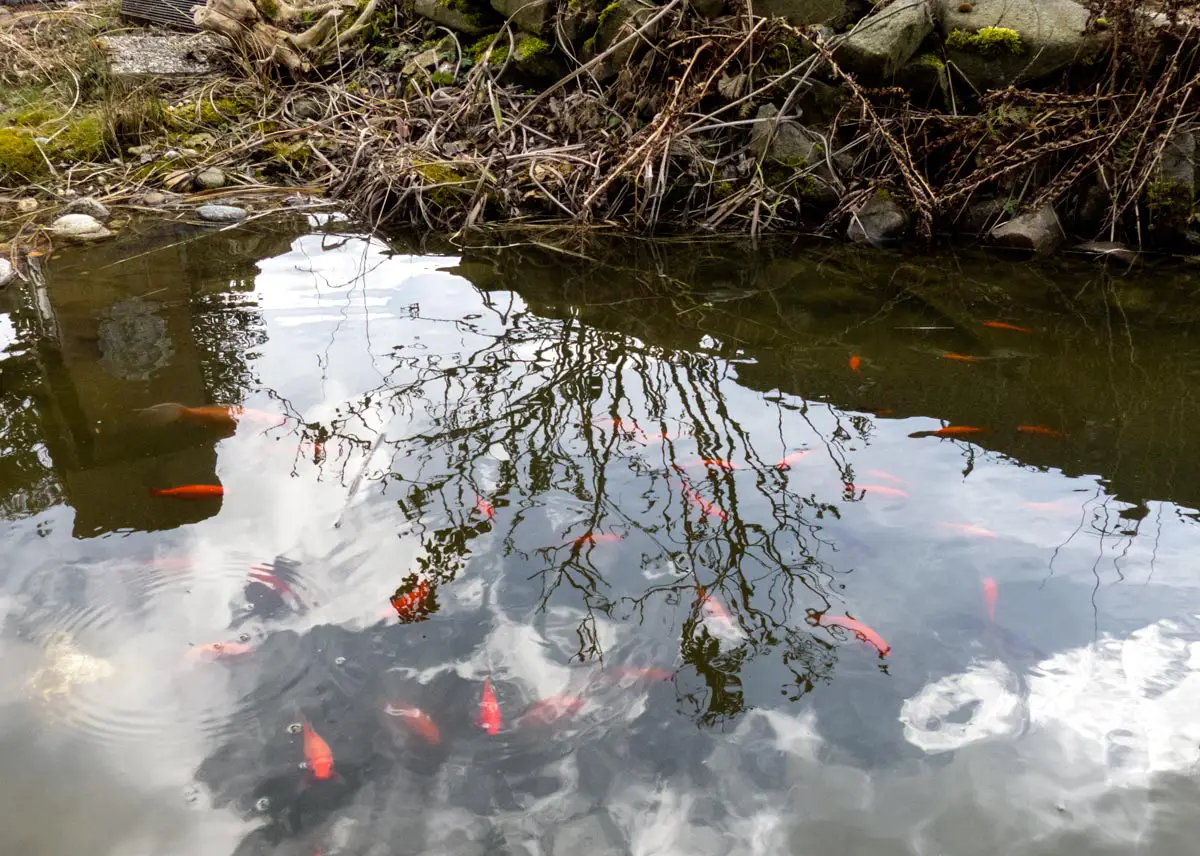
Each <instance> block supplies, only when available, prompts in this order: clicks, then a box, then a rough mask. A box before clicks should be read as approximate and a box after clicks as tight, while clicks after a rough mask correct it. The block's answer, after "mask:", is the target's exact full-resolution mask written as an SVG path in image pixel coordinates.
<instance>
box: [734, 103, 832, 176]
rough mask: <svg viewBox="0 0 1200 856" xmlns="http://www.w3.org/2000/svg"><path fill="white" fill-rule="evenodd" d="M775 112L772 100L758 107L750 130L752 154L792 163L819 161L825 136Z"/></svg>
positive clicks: (813, 162)
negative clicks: (780, 116) (770, 102)
mask: <svg viewBox="0 0 1200 856" xmlns="http://www.w3.org/2000/svg"><path fill="white" fill-rule="evenodd" d="M778 116H779V110H778V108H777V107H775V105H774V104H764V105H763V106H761V107H759V108H758V113H757V114H756V115H755V117H754V118H755V122H754V126H753V127H752V128H751V130H750V148H751V149H752V150H753V151H754V152H755V154H757V155H758V156H759V157H765V158H767V159H768V160H772V161H775V162H776V163H781V164H783V165H785V166H791V167H804V166H813V165H815V164H819V163H822V162H823V161H824V160H825V148H824V145H825V140H824V137H822V136H821V135H820V134H818V133H816V132H814V131H810V130H808V128H805V127H804V126H803V125H801V124H800V123H799V122H794V121H792V120H791V119H779V118H778Z"/></svg>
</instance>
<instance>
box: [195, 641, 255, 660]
mask: <svg viewBox="0 0 1200 856" xmlns="http://www.w3.org/2000/svg"><path fill="white" fill-rule="evenodd" d="M253 650H254V649H253V648H252V647H251V646H249V645H247V644H246V643H244V642H209V643H208V644H206V645H193V646H192V647H191V648H188V650H187V655H186V656H187V658H188V659H189V660H224V659H225V658H227V657H241V656H242V655H243V654H249V653H250V652H251V651H253Z"/></svg>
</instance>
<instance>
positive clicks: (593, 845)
mask: <svg viewBox="0 0 1200 856" xmlns="http://www.w3.org/2000/svg"><path fill="white" fill-rule="evenodd" d="M624 852H625V849H624V847H623V846H622V843H621V834H620V831H619V830H618V829H617V828H616V825H615V824H614V823H613V822H612V820H611V819H610V818H609V817H608V816H607V815H606V814H603V813H598V814H589V815H586V816H585V817H581V818H579V819H578V820H572V821H571V822H569V823H566V824H563V825H562V826H560V827H558V828H557V829H556V830H554V833H553V843H552V845H551V854H552V856H618V854H621V853H624Z"/></svg>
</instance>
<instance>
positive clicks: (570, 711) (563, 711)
mask: <svg viewBox="0 0 1200 856" xmlns="http://www.w3.org/2000/svg"><path fill="white" fill-rule="evenodd" d="M583 704H584V701H583V699H582V698H580V697H579V696H572V695H556V696H549V697H548V698H543V699H539V700H538V701H535V702H534V703H533V704H531V705H530V706H529V707H528V708H527V709H526V710H525V712H524V713H523V714H521V716H520V718H518V719H517V727H518V728H520V727H523V726H528V725H553V724H554V723H555V722H558V721H559V720H560V719H566V718H567V717H570V716H574V715H575V714H577V713H579V711H580V710H582V709H583Z"/></svg>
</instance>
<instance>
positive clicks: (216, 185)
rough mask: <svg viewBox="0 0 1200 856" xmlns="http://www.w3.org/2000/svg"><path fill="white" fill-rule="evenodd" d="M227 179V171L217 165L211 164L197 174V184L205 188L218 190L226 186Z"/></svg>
mask: <svg viewBox="0 0 1200 856" xmlns="http://www.w3.org/2000/svg"><path fill="white" fill-rule="evenodd" d="M226 181H227V179H226V178H225V173H224V172H222V171H221V170H219V169H217V168H216V167H215V166H210V167H209V168H208V169H206V170H204V171H203V172H201V173H200V174H199V175H197V176H196V184H197V185H199V186H200V187H202V188H204V189H205V190H218V189H220V188H222V187H224V186H225V184H226Z"/></svg>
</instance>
